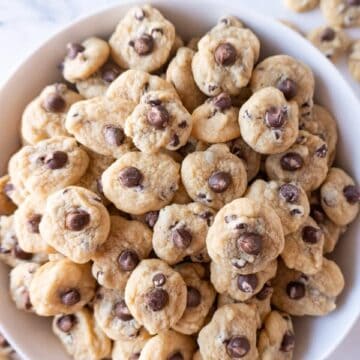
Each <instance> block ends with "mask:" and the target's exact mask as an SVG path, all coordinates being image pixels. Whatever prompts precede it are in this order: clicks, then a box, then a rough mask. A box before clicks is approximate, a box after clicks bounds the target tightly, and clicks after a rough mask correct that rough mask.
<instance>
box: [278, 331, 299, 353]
mask: <svg viewBox="0 0 360 360" xmlns="http://www.w3.org/2000/svg"><path fill="white" fill-rule="evenodd" d="M294 347H295V336H294V334H293V333H292V332H290V331H287V332H286V333H285V334H284V336H283V339H282V341H281V345H280V351H283V352H289V351H292V350H293V349H294Z"/></svg>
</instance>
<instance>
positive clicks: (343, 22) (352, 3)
mask: <svg viewBox="0 0 360 360" xmlns="http://www.w3.org/2000/svg"><path fill="white" fill-rule="evenodd" d="M320 8H321V11H322V13H323V15H324V17H325V19H326V21H327V22H328V23H329V24H331V25H334V26H345V27H352V26H355V27H356V26H360V5H359V1H357V0H321V2H320Z"/></svg>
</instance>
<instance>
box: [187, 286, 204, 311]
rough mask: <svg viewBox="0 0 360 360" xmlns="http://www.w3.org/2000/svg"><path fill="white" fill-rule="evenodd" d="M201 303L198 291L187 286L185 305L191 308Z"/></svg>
mask: <svg viewBox="0 0 360 360" xmlns="http://www.w3.org/2000/svg"><path fill="white" fill-rule="evenodd" d="M200 303H201V294H200V291H199V290H198V289H196V288H194V287H192V286H188V287H187V302H186V307H188V308H193V307H197V306H199V305H200Z"/></svg>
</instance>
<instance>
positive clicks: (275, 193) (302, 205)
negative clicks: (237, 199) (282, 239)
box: [246, 179, 310, 235]
mask: <svg viewBox="0 0 360 360" xmlns="http://www.w3.org/2000/svg"><path fill="white" fill-rule="evenodd" d="M246 197H248V198H250V199H253V200H255V201H256V200H259V199H260V201H261V202H262V203H263V204H265V205H268V206H270V207H272V208H273V210H274V211H275V212H276V214H277V215H278V216H279V218H280V221H281V224H282V227H283V231H284V235H287V234H290V233H293V232H295V231H296V230H297V229H299V227H300V226H301V225H302V224H303V223H304V222H305V221H306V219H307V217H308V216H309V213H310V205H309V200H308V198H307V196H306V193H305V191H304V190H303V189H302V187H301V186H300V185H299V184H297V183H296V182H289V183H286V182H282V181H268V182H266V181H264V180H261V179H258V180H255V181H254V182H253V183H252V184H251V185H250V186H249V188H248V189H247V192H246Z"/></svg>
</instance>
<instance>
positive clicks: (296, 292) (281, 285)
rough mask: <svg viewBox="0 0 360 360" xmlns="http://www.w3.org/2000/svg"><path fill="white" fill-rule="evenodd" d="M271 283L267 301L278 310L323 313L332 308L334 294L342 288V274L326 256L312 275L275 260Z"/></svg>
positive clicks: (315, 314) (334, 298)
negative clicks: (276, 268) (271, 287)
mask: <svg viewBox="0 0 360 360" xmlns="http://www.w3.org/2000/svg"><path fill="white" fill-rule="evenodd" d="M272 284H273V286H274V293H273V296H272V298H271V302H272V304H273V305H274V306H276V307H277V308H278V309H280V310H282V311H285V312H287V313H289V314H291V315H295V316H303V315H312V316H323V315H326V314H328V313H329V312H331V311H334V310H335V308H336V304H335V301H336V297H337V296H338V295H339V294H340V293H341V291H342V290H343V288H344V277H343V275H342V273H341V271H340V269H339V267H338V266H337V265H336V264H335V262H333V261H331V260H328V259H326V258H324V259H323V265H322V268H321V270H320V271H318V272H317V273H316V274H314V275H305V274H302V273H301V272H300V271H296V270H290V269H288V268H287V267H286V266H285V264H284V263H283V262H282V261H279V267H278V272H277V276H276V277H275V279H274V280H273V281H272Z"/></svg>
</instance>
